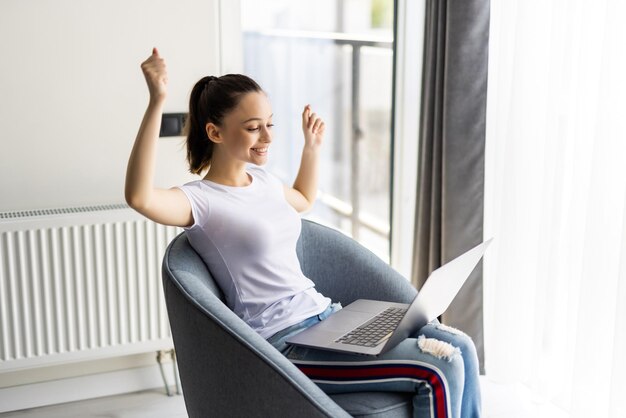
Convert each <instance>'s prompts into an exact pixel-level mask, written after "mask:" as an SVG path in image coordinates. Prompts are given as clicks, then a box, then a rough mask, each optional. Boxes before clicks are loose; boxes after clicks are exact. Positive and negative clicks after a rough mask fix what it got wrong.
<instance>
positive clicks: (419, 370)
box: [268, 303, 481, 418]
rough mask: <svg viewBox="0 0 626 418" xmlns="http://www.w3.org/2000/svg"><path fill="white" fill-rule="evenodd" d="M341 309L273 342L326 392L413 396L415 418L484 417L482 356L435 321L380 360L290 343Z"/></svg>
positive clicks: (284, 332) (333, 307) (465, 338)
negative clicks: (374, 392) (482, 409)
mask: <svg viewBox="0 0 626 418" xmlns="http://www.w3.org/2000/svg"><path fill="white" fill-rule="evenodd" d="M339 309H341V305H340V304H338V303H335V304H332V305H330V306H329V307H328V308H327V309H326V311H324V312H322V313H321V314H319V315H315V316H313V317H311V318H308V319H306V320H304V321H302V322H300V323H299V324H296V325H293V326H291V327H288V328H286V329H284V330H282V331H279V332H278V333H276V334H274V335H273V336H271V337H270V338H269V339H268V341H269V342H270V343H271V344H272V345H273V346H274V347H276V349H278V350H279V351H280V352H281V353H283V354H284V355H285V356H286V357H287V358H288V359H289V360H291V362H292V363H294V364H295V365H296V366H297V367H298V368H299V369H300V370H301V371H302V372H303V373H304V374H306V375H307V376H309V378H311V380H313V381H314V382H315V383H316V384H317V385H318V386H319V387H320V388H321V389H322V390H323V391H324V392H326V393H329V394H332V393H345V392H365V391H386V392H413V393H415V395H414V396H413V416H414V417H454V418H461V417H463V418H470V417H480V415H481V401H480V385H479V381H478V357H477V355H476V348H475V347H474V343H473V342H472V340H471V338H470V337H469V336H467V335H466V334H464V333H463V332H461V331H459V330H457V329H455V328H452V327H447V326H445V325H442V324H440V323H439V322H438V321H433V322H431V323H429V324H427V325H425V326H424V327H423V328H422V329H420V330H419V331H418V332H417V333H416V334H415V335H412V336H410V338H407V339H406V340H404V341H402V342H401V343H400V344H398V345H397V346H396V347H394V348H392V349H391V350H389V351H388V352H386V353H384V354H381V355H379V356H375V357H373V356H371V357H370V356H363V355H358V354H348V353H338V352H333V351H326V350H317V349H312V348H305V347H296V346H292V345H288V344H287V343H285V340H286V339H287V338H289V337H290V336H292V335H294V334H297V333H299V332H301V331H303V330H305V329H306V328H308V327H310V326H312V325H315V324H316V323H318V322H320V321H323V320H324V319H326V318H327V317H328V316H329V315H331V314H332V313H334V312H336V311H338V310H339Z"/></svg>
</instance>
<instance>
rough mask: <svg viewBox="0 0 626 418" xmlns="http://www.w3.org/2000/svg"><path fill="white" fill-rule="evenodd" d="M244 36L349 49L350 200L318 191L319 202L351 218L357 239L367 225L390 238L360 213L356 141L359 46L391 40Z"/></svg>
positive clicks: (385, 45)
mask: <svg viewBox="0 0 626 418" xmlns="http://www.w3.org/2000/svg"><path fill="white" fill-rule="evenodd" d="M245 35H246V36H253V37H258V38H268V39H274V40H277V39H281V40H301V41H303V42H319V41H328V42H331V43H333V44H335V45H340V46H343V45H347V46H349V47H351V50H352V71H351V73H350V74H351V82H350V86H351V108H350V119H351V138H350V202H345V201H343V200H341V199H339V198H338V197H336V196H333V195H332V194H329V193H325V192H322V193H320V197H319V199H318V200H319V201H321V203H323V204H324V205H326V206H327V207H328V208H330V209H331V210H333V211H334V212H335V213H336V214H337V215H339V216H341V217H345V218H349V219H350V221H351V227H352V230H351V233H352V237H353V238H354V239H356V240H359V235H360V234H359V230H360V228H361V227H363V228H366V229H368V230H370V231H372V232H374V233H375V234H377V235H379V236H381V237H383V238H386V239H389V224H388V223H386V222H381V221H380V220H378V219H377V218H376V217H374V216H368V215H367V214H365V213H362V211H361V206H360V201H361V196H360V182H359V179H360V176H359V164H360V158H359V142H360V141H361V139H362V137H363V129H362V126H361V120H360V110H361V97H360V91H361V90H360V86H361V48H363V47H371V48H381V49H388V50H392V49H393V39H392V38H391V37H382V36H370V35H367V36H360V35H352V34H345V33H334V32H307V31H292V30H267V31H246V32H245Z"/></svg>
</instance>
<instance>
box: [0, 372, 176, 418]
mask: <svg viewBox="0 0 626 418" xmlns="http://www.w3.org/2000/svg"><path fill="white" fill-rule="evenodd" d="M163 369H164V372H165V377H166V379H167V381H168V383H169V384H170V390H172V391H175V389H174V383H175V382H174V370H173V367H172V363H164V364H163ZM157 387H161V388H164V383H163V378H162V377H161V372H160V370H159V366H158V365H154V366H147V367H137V368H133V369H126V370H118V371H114V372H107V373H99V374H92V375H87V376H79V377H72V378H67V379H59V380H53V381H49V382H42V383H33V384H28V385H22V386H13V387H7V388H2V389H0V413H2V412H8V411H17V410H21V409H28V408H36V407H39V406H44V405H54V404H59V403H65V402H73V401H79V400H84V399H92V398H99V397H102V396H111V395H119V394H121V393H130V392H137V391H141V390H148V389H154V388H157Z"/></svg>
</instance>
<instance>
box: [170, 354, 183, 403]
mask: <svg viewBox="0 0 626 418" xmlns="http://www.w3.org/2000/svg"><path fill="white" fill-rule="evenodd" d="M170 355H171V356H172V367H173V368H174V383H175V384H176V394H177V395H180V394H181V392H180V378H179V377H178V367H176V366H177V363H176V350H174V349H173V348H172V350H171V351H170Z"/></svg>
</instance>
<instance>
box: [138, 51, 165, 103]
mask: <svg viewBox="0 0 626 418" xmlns="http://www.w3.org/2000/svg"><path fill="white" fill-rule="evenodd" d="M166 67H167V66H166V65H165V60H164V59H163V58H161V56H160V55H159V51H158V50H157V49H156V48H152V55H150V56H149V57H148V59H147V60H145V61H144V62H142V63H141V71H143V75H144V77H145V78H146V83H148V90H149V91H150V100H164V99H165V97H166V96H167V68H166Z"/></svg>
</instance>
